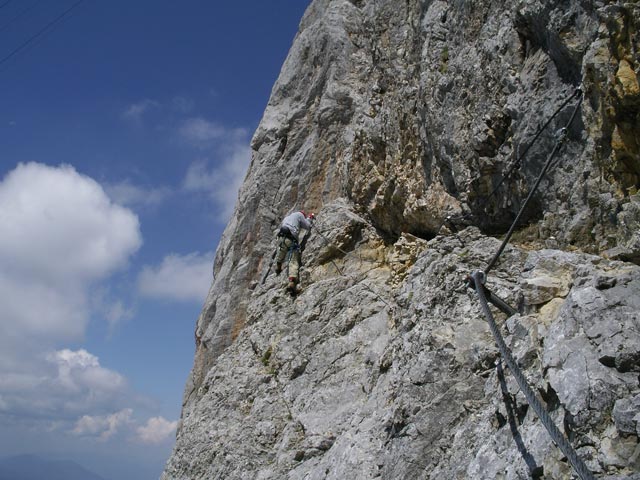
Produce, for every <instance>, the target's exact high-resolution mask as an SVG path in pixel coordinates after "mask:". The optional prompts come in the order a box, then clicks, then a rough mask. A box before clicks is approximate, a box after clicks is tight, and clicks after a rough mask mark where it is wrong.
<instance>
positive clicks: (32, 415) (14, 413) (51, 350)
mask: <svg viewBox="0 0 640 480" xmlns="http://www.w3.org/2000/svg"><path fill="white" fill-rule="evenodd" d="M0 231H1V232H2V234H1V235H0V265H2V268H1V269H0V304H2V314H1V315H0V398H2V411H1V412H0V413H2V417H0V418H2V419H3V420H4V419H7V418H13V419H14V420H15V419H19V421H20V422H29V421H31V422H35V423H38V425H39V426H40V428H43V426H44V425H54V424H56V425H57V424H60V425H63V424H66V425H68V422H70V421H72V419H76V418H77V417H78V416H79V415H83V414H86V413H90V412H105V411H113V410H114V408H115V409H116V410H117V409H122V408H124V407H125V406H126V404H127V403H128V402H129V401H130V398H131V393H130V391H129V386H128V385H127V382H126V379H125V378H124V377H123V376H122V375H120V374H119V373H117V372H115V371H113V370H110V369H108V368H105V367H103V366H101V365H100V362H99V360H98V358H97V357H96V356H94V355H92V354H90V353H89V352H87V351H86V350H70V349H60V348H59V346H60V345H61V344H63V345H64V344H68V342H71V341H77V340H80V339H82V337H83V335H84V333H85V330H86V327H87V324H88V321H89V318H90V315H91V313H93V308H94V306H93V305H92V302H91V297H92V295H93V290H94V289H95V288H97V287H98V286H100V285H101V282H103V281H105V280H107V279H108V278H109V277H110V276H111V275H113V274H114V273H115V272H116V271H118V270H120V269H123V268H124V267H126V266H127V265H128V262H129V259H130V257H131V256H132V255H133V253H134V252H135V251H136V250H137V249H138V248H139V247H140V245H141V243H142V238H141V234H140V225H139V222H138V217H137V216H136V215H135V214H134V213H133V212H132V211H131V210H129V209H127V208H124V207H122V206H120V205H118V204H115V203H113V202H112V200H111V199H110V198H109V197H108V196H107V194H106V193H105V191H104V190H103V188H102V187H101V186H100V185H99V184H98V183H97V182H95V181H94V180H93V179H91V178H89V177H87V176H85V175H82V174H80V173H78V172H77V171H76V170H75V169H74V168H73V167H71V166H68V165H62V166H58V167H52V166H47V165H43V164H39V163H27V164H19V165H17V166H16V168H14V169H13V170H12V171H10V172H9V173H7V174H6V176H5V177H4V178H3V179H2V180H1V181H0ZM112 313H113V318H114V319H115V318H116V317H118V316H119V317H122V316H125V315H126V314H127V313H126V309H125V308H124V307H123V306H121V308H120V310H118V308H114V310H113V312H112ZM0 428H2V427H0Z"/></svg>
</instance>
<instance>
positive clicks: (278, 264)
mask: <svg viewBox="0 0 640 480" xmlns="http://www.w3.org/2000/svg"><path fill="white" fill-rule="evenodd" d="M280 272H282V263H280V262H278V263H276V275H280Z"/></svg>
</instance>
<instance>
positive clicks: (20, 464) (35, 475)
mask: <svg viewBox="0 0 640 480" xmlns="http://www.w3.org/2000/svg"><path fill="white" fill-rule="evenodd" d="M45 479H46V480H105V478H104V477H101V476H100V475H98V474H96V473H93V472H90V471H89V470H87V469H86V468H84V467H82V466H80V465H78V464H77V463H75V462H70V461H58V460H45V459H43V458H41V457H38V456H36V455H18V456H15V457H10V458H5V459H2V460H0V480H45Z"/></svg>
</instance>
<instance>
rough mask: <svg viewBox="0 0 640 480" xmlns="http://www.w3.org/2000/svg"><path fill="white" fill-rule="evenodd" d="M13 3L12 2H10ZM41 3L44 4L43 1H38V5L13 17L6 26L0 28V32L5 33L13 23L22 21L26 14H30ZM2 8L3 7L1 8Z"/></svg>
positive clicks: (29, 7)
mask: <svg viewBox="0 0 640 480" xmlns="http://www.w3.org/2000/svg"><path fill="white" fill-rule="evenodd" d="M9 1H11V0H9ZM40 3H42V0H37V1H36V3H34V4H32V5H31V6H28V7H27V8H25V9H24V10H22V11H21V12H20V13H18V14H17V15H16V16H15V17H13V18H12V19H11V20H9V21H8V22H7V23H5V24H4V25H2V26H1V27H0V32H4V31H5V30H6V29H7V27H9V26H11V25H13V23H14V22H15V21H17V20H20V19H21V18H22V17H23V16H24V15H25V14H27V13H29V12H30V11H31V10H33V9H34V8H36V7H37V6H38V5H39V4H40ZM0 8H2V7H0Z"/></svg>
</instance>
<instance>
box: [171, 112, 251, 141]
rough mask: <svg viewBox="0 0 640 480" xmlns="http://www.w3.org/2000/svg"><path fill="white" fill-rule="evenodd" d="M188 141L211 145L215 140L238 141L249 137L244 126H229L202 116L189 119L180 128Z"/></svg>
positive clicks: (181, 133)
mask: <svg viewBox="0 0 640 480" xmlns="http://www.w3.org/2000/svg"><path fill="white" fill-rule="evenodd" d="M178 132H179V133H180V135H181V136H182V138H183V139H185V140H186V141H187V142H189V143H191V144H192V145H194V146H209V145H211V144H212V142H215V141H221V140H222V141H225V142H229V141H231V142H237V141H239V140H241V139H244V138H246V137H247V131H246V130H245V129H244V128H227V127H224V126H222V125H219V124H217V123H215V122H211V121H209V120H206V119H204V118H202V117H195V118H190V119H187V120H186V121H185V122H184V123H183V124H182V125H181V126H180V128H179V129H178Z"/></svg>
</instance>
